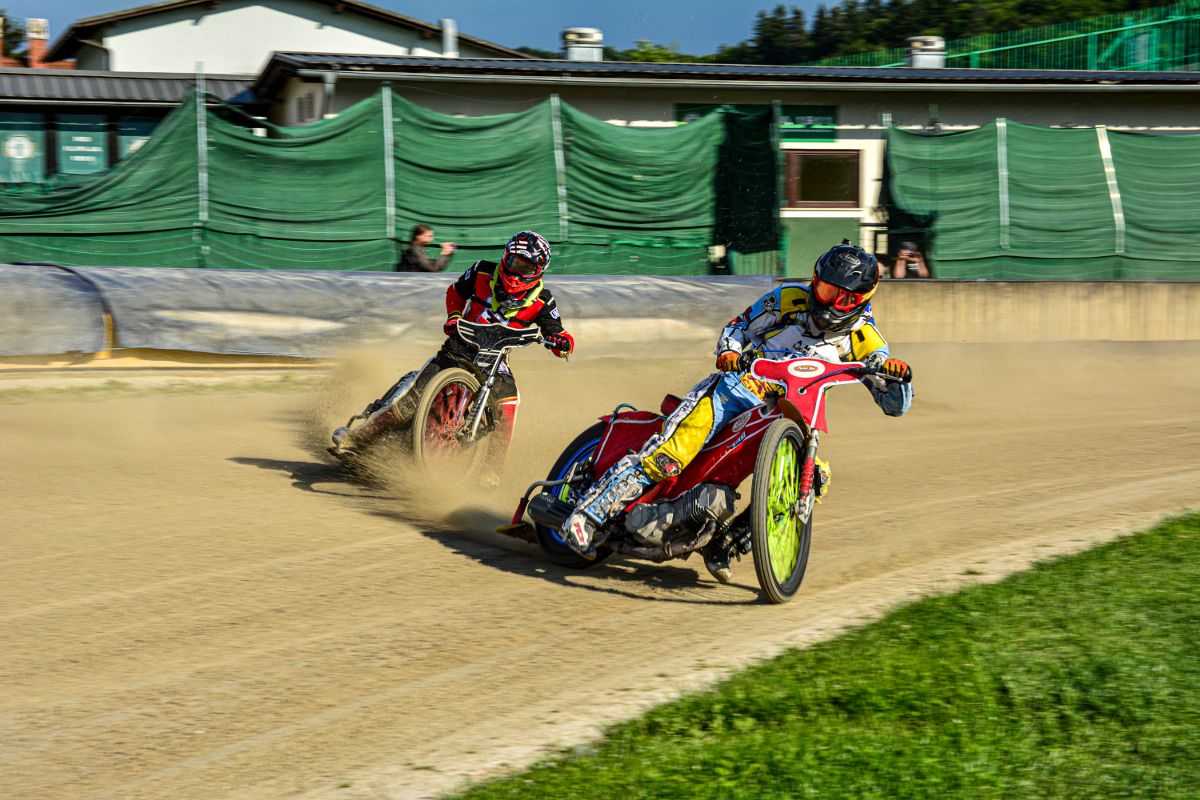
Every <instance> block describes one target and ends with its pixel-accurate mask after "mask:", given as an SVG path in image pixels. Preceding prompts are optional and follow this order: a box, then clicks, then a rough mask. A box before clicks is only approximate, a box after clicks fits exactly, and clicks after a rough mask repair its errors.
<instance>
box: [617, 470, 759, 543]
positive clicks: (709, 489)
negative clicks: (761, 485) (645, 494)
mask: <svg viewBox="0 0 1200 800" xmlns="http://www.w3.org/2000/svg"><path fill="white" fill-rule="evenodd" d="M736 499H737V493H736V492H734V491H733V489H732V488H730V487H728V486H725V485H723V484H719V483H702V484H700V485H699V486H697V487H695V488H693V489H690V490H688V491H687V492H685V493H684V494H683V495H681V496H680V497H679V498H678V499H676V500H673V501H666V502H662V503H653V504H650V503H644V504H642V505H639V506H634V507H633V509H632V510H631V511H630V512H629V514H628V515H626V517H625V529H626V530H627V531H629V532H630V533H631V534H633V535H634V537H635V538H636V539H637V540H638V541H640V542H642V543H643V544H647V545H651V546H661V545H662V544H663V543H664V542H666V541H668V540H670V539H671V538H673V537H674V536H677V535H679V534H683V533H688V534H695V533H698V532H700V531H701V530H702V529H703V528H704V527H706V525H707V524H708V523H710V522H712V523H722V522H725V521H726V520H728V519H730V518H732V517H733V513H734V505H733V504H734V501H735V500H736Z"/></svg>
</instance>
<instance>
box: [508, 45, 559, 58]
mask: <svg viewBox="0 0 1200 800" xmlns="http://www.w3.org/2000/svg"><path fill="white" fill-rule="evenodd" d="M516 51H517V52H518V53H524V54H525V55H527V56H532V57H533V58H562V57H563V54H562V53H561V52H559V51H558V50H539V49H538V48H536V47H518V48H516Z"/></svg>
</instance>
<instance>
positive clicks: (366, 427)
mask: <svg viewBox="0 0 1200 800" xmlns="http://www.w3.org/2000/svg"><path fill="white" fill-rule="evenodd" d="M399 429H400V421H399V420H398V419H396V415H395V414H394V413H392V407H391V406H385V407H384V408H380V409H377V410H376V411H375V412H374V413H372V414H371V415H370V416H369V417H367V418H366V420H364V421H363V423H362V424H361V425H359V426H358V427H357V428H353V429H351V428H348V427H347V426H342V427H340V428H338V429H337V430H336V431H334V432H333V447H330V448H329V452H330V453H331V454H333V455H334V456H336V457H338V458H342V457H345V456H354V455H356V454H357V451H358V450H359V448H361V447H364V446H366V445H368V444H370V443H371V442H372V441H373V440H375V439H377V438H378V437H380V436H383V435H385V434H387V433H389V432H391V431H396V430H399Z"/></svg>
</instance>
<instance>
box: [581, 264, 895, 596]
mask: <svg viewBox="0 0 1200 800" xmlns="http://www.w3.org/2000/svg"><path fill="white" fill-rule="evenodd" d="M878 285H879V264H878V262H877V261H876V259H875V257H874V256H872V255H871V254H869V253H867V252H866V251H865V250H863V249H861V248H859V247H855V246H853V245H850V244H848V243H843V244H840V245H837V246H835V247H833V248H831V249H830V250H829V251H827V252H826V253H825V254H824V255H822V256H821V257H820V258H819V259H817V262H816V265H815V266H814V269H813V279H812V283H811V284H803V283H785V284H782V285H780V286H779V287H777V288H776V289H774V290H773V291H771V292H768V293H767V294H765V295H763V296H762V297H760V298H759V299H758V300H757V301H755V303H754V304H753V305H752V306H750V307H749V308H748V309H746V310H745V311H744V312H742V314H741V315H740V316H738V317H735V318H734V319H733V320H732V321H731V322H730V323H729V324H728V325H727V326H726V327H725V329H724V330H723V331H722V332H721V337H720V339H719V340H718V341H717V350H716V352H717V369H718V370H719V371H718V372H716V373H714V374H712V375H710V376H708V377H707V378H705V379H704V380H703V381H701V382H700V383H698V384H697V385H696V386H695V387H693V389H692V390H691V392H689V393H688V395H687V396H686V397H685V398H684V401H683V402H682V403H681V404H680V405H679V407H678V408H677V409H675V411H674V412H672V413H671V415H670V416H668V417H667V419H666V420H664V421H663V428H662V432H661V433H659V434H656V435H655V436H652V437H651V438H650V440H649V441H648V442H647V443H646V445H645V446H644V447H643V448H642V450H641V451H640V452H638V453H635V454H631V455H628V456H626V457H625V458H622V459H621V460H620V461H618V462H617V463H616V464H615V465H614V466H613V467H612V468H611V469H610V470H609V471H608V472H607V473H605V474H604V476H603V477H601V479H600V480H599V481H597V482H596V483H595V484H594V485H593V486H592V487H591V488H590V489H589V490H588V492H587V493H586V494H585V495H584V496H583V498H582V499H581V500H580V502H579V503H578V505H576V507H575V511H574V513H572V514H571V516H570V517H568V518H567V521H566V523H565V524H564V525H563V535H564V538H565V539H566V541H567V544H568V545H570V546H571V547H572V549H574V550H575V551H577V552H578V553H580V554H581V555H584V556H586V557H593V556H594V555H595V548H596V541H595V534H596V531H597V530H599V529H600V528H601V527H602V526H603V525H604V524H605V523H606V522H607V521H608V520H609V519H610V518H611V517H612V516H613V515H614V514H616V513H618V512H619V511H620V510H621V509H623V508H625V507H626V506H627V505H629V503H631V502H633V501H634V500H636V499H637V498H638V497H640V496H641V495H642V494H643V493H644V492H645V491H647V490H648V489H649V488H650V487H652V486H654V484H656V483H658V482H659V481H661V480H664V479H666V478H668V477H672V476H674V475H678V474H679V473H680V472H681V471H682V470H683V469H684V468H685V467H686V466H687V465H688V464H689V463H690V462H691V460H692V459H693V458H695V457H696V454H697V453H699V452H700V450H701V449H702V448H703V447H704V445H705V443H706V442H708V440H709V439H710V438H711V437H712V436H713V434H714V433H716V432H717V431H719V430H720V429H721V428H722V427H724V425H725V424H726V423H727V422H729V421H730V420H731V419H733V418H734V417H736V416H737V415H738V414H741V413H742V412H744V411H746V410H748V409H750V408H753V407H754V406H756V405H758V404H760V403H762V402H763V400H764V398H765V397H766V396H767V395H768V394H770V393H771V392H773V391H774V390H775V389H774V386H773V385H772V384H769V383H765V382H763V381H759V380H757V379H755V378H753V377H751V376H750V375H749V373H746V372H742V371H739V369H740V367H741V366H743V365H744V362H743V360H742V358H741V356H742V354H744V353H748V354H751V355H756V356H760V355H766V356H768V357H770V358H777V359H778V358H786V357H788V355H789V354H805V355H810V356H815V357H817V358H824V359H826V360H828V361H838V360H841V361H862V362H865V363H866V364H868V365H871V366H878V367H882V368H883V370H884V371H885V372H887V373H889V374H891V375H894V376H896V377H907V378H911V375H912V370H911V368H910V367H909V366H908V364H906V363H904V362H903V361H901V360H899V359H896V358H891V357H890V354H889V352H888V345H887V341H886V340H884V338H883V336H882V335H881V334H880V333H879V331H878V330H877V329H876V327H875V320H874V317H873V316H872V314H871V296H872V295H873V294H874V293H875V289H876V288H877V287H878ZM868 388H870V390H871V394H872V396H873V397H874V398H875V402H876V403H877V404H878V405H879V407H880V408H881V409H883V412H884V413H885V414H888V415H890V416H894V417H898V416H900V415H901V414H903V413H904V412H906V411H908V409H909V406H910V405H911V404H912V396H913V391H912V385H911V383H907V382H905V383H886V384H884V383H882V382H880V384H878V385H871V384H868ZM705 566H707V567H708V569H709V571H710V572H711V573H712V574H713V575H714V577H716V578H717V579H718V580H720V581H722V582H727V581H728V580H729V578H730V577H731V576H732V571H731V570H730V569H729V563H728V554H724V553H709V552H706V553H705Z"/></svg>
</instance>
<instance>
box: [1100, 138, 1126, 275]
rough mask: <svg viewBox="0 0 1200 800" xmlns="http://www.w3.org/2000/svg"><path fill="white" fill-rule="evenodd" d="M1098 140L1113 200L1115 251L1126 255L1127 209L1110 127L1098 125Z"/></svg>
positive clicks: (1110, 196)
mask: <svg viewBox="0 0 1200 800" xmlns="http://www.w3.org/2000/svg"><path fill="white" fill-rule="evenodd" d="M1096 140H1097V142H1098V144H1099V145H1100V158H1101V160H1103V161H1104V177H1105V178H1106V179H1107V180H1108V197H1109V200H1111V201H1112V210H1113V228H1114V229H1115V233H1116V242H1115V244H1114V247H1113V250H1114V252H1115V253H1116V254H1117V255H1119V256H1121V255H1125V209H1124V208H1123V207H1122V205H1121V188H1120V186H1118V185H1117V170H1116V167H1115V166H1114V165H1113V159H1112V145H1110V144H1109V141H1108V129H1107V128H1105V127H1104V126H1103V125H1097V126H1096Z"/></svg>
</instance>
